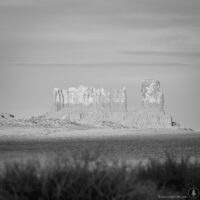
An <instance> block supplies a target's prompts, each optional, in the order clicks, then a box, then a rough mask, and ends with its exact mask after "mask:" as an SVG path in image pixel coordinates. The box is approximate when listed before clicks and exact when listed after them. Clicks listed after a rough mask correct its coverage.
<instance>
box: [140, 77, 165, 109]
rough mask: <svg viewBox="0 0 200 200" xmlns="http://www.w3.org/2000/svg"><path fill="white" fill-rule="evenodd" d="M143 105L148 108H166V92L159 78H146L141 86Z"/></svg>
mask: <svg viewBox="0 0 200 200" xmlns="http://www.w3.org/2000/svg"><path fill="white" fill-rule="evenodd" d="M141 93H142V107H143V108H144V109H148V110H156V109H157V110H164V94H163V92H162V91H161V89H160V82H159V81H157V80H152V79H148V80H144V81H143V82H142V86H141Z"/></svg>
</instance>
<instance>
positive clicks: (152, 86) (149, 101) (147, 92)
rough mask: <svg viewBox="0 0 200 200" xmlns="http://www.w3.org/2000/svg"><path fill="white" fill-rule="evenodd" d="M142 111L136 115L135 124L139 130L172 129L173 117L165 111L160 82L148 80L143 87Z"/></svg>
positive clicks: (143, 83)
mask: <svg viewBox="0 0 200 200" xmlns="http://www.w3.org/2000/svg"><path fill="white" fill-rule="evenodd" d="M141 96H142V100H141V104H142V108H141V111H140V112H138V113H137V114H136V117H135V120H134V124H135V126H136V127H137V128H144V129H146V128H170V127H172V120H171V116H169V115H167V114H165V111H164V94H163V92H162V91H161V89H160V82H159V81H157V80H152V79H147V80H144V81H143V82H142V85H141Z"/></svg>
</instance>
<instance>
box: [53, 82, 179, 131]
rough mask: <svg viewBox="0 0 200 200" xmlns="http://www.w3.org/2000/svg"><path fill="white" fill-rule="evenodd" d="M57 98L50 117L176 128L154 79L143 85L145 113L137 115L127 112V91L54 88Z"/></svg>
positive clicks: (54, 94) (142, 97)
mask: <svg viewBox="0 0 200 200" xmlns="http://www.w3.org/2000/svg"><path fill="white" fill-rule="evenodd" d="M53 98H54V109H53V112H51V114H50V115H49V117H52V116H54V117H57V118H61V119H68V120H70V121H76V122H83V123H84V122H86V123H96V122H98V121H109V122H116V123H121V124H125V125H126V126H128V127H135V128H139V129H146V128H171V127H174V126H176V123H175V122H173V121H172V117H171V116H170V115H168V114H166V113H165V111H164V94H163V92H162V91H161V87H160V82H159V81H158V80H154V79H145V80H144V81H142V84H141V109H140V110H139V111H137V112H129V111H128V109H127V91H126V88H122V89H118V90H116V89H115V90H114V91H112V92H108V91H106V90H105V89H103V88H101V89H97V88H93V87H84V86H79V87H78V88H74V87H70V88H69V89H65V90H63V89H59V88H54V92H53ZM52 113H53V114H52Z"/></svg>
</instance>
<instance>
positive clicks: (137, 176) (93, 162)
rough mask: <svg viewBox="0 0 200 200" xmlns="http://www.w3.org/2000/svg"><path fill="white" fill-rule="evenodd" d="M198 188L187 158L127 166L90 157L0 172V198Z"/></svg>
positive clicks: (116, 199) (97, 196) (136, 199)
mask: <svg viewBox="0 0 200 200" xmlns="http://www.w3.org/2000/svg"><path fill="white" fill-rule="evenodd" d="M199 185H200V165H199V163H197V162H195V163H191V162H189V159H188V158H182V159H181V160H180V161H177V160H176V158H175V157H173V156H170V155H168V154H167V157H166V160H165V161H164V162H161V161H159V160H153V159H151V160H150V161H149V163H148V164H147V165H138V166H137V167H133V166H131V165H130V164H127V163H126V162H123V161H119V160H113V161H108V160H106V159H105V158H101V157H99V156H98V154H96V153H89V152H88V151H83V152H82V153H81V154H79V155H77V154H76V155H72V156H66V157H65V156H57V157H55V158H53V159H52V161H47V162H46V163H45V164H42V163H41V162H39V161H35V160H32V161H28V162H24V163H19V162H18V163H17V162H13V163H5V164H4V167H3V168H2V169H1V171H0V199H2V200H101V199H103V200H156V199H158V195H169V194H171V195H176V194H180V195H185V194H186V193H187V190H188V188H189V187H191V186H199Z"/></svg>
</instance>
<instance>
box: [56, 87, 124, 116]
mask: <svg viewBox="0 0 200 200" xmlns="http://www.w3.org/2000/svg"><path fill="white" fill-rule="evenodd" d="M54 104H55V109H56V110H57V111H62V110H65V113H66V115H67V116H69V118H70V119H72V118H73V119H79V118H80V119H83V118H88V117H91V118H96V119H103V120H105V119H109V118H111V116H113V115H115V116H117V115H118V116H119V118H120V117H121V116H122V115H124V113H126V112H127V94H126V88H123V89H119V90H114V92H112V93H111V92H107V91H105V90H104V89H103V88H100V89H96V88H93V87H84V86H79V87H78V88H74V87H70V88H69V89H67V90H62V89H59V88H54Z"/></svg>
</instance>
